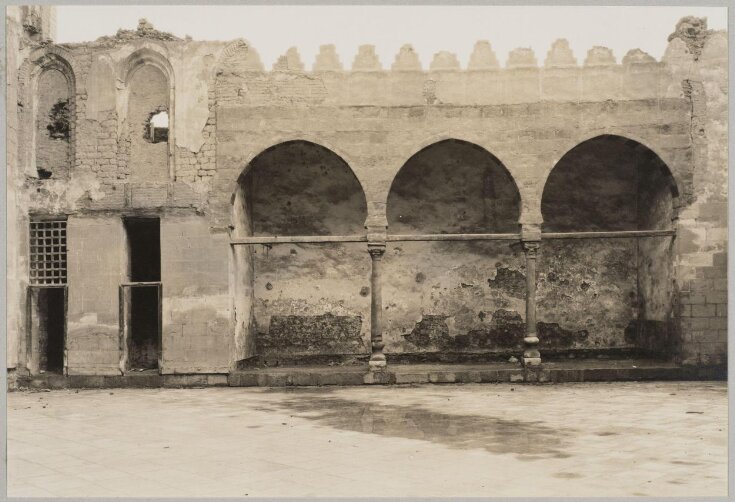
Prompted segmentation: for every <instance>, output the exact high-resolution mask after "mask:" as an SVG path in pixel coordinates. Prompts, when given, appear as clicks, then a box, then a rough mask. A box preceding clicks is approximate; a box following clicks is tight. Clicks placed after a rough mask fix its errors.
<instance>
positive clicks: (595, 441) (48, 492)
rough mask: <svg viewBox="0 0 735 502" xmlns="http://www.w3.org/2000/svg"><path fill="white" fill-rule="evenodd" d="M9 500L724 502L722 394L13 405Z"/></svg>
mask: <svg viewBox="0 0 735 502" xmlns="http://www.w3.org/2000/svg"><path fill="white" fill-rule="evenodd" d="M8 457H9V459H8V494H9V496H48V497H50V496H72V497H83V496H97V497H102V496H129V497H156V496H178V497H183V496H187V497H193V496H209V497H226V496H232V497H245V496H250V497H253V496H263V497H269V496H272V497H287V496H303V497H305V496H333V497H347V496H370V497H378V496H392V497H400V496H485V497H486V496H542V497H549V496H580V497H592V496H634V495H640V496H643V495H650V496H672V497H673V496H683V497H691V496H707V495H715V496H716V495H719V496H724V495H726V494H727V385H726V383H724V382H624V383H571V384H557V385H516V384H509V383H502V384H482V385H478V384H466V385H443V386H438V385H404V386H360V387H357V386H356V387H335V386H332V387H307V388H301V387H295V388H228V387H213V388H206V389H165V388H160V389H114V390H109V389H107V390H101V389H98V390H56V391H49V392H38V391H27V392H14V393H10V394H9V395H8Z"/></svg>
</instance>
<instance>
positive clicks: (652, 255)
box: [538, 135, 677, 352]
mask: <svg viewBox="0 0 735 502" xmlns="http://www.w3.org/2000/svg"><path fill="white" fill-rule="evenodd" d="M676 193H677V192H676V185H675V182H674V180H673V177H672V176H671V173H670V172H669V170H668V168H667V166H666V165H665V164H664V163H663V162H662V161H661V159H660V158H659V157H658V156H657V155H656V154H655V153H653V152H652V151H651V150H649V149H648V148H646V147H645V146H643V145H641V144H640V143H637V142H636V141H632V140H629V139H625V138H622V137H619V136H613V135H605V136H600V137H597V138H593V139H591V140H588V141H586V142H584V143H581V144H580V145H578V146H576V147H575V148H573V149H572V150H571V151H569V152H568V153H567V154H566V155H564V157H562V158H561V160H560V161H559V163H558V164H557V165H556V166H555V167H554V169H553V170H552V171H551V174H550V175H549V177H548V179H547V181H546V185H545V187H544V192H543V197H542V199H541V211H542V214H543V217H544V225H543V228H544V230H545V231H549V232H574V231H598V232H599V231H615V230H633V231H636V230H666V229H671V228H672V225H673V221H672V219H673V213H674V205H673V203H674V197H673V195H674V194H676ZM671 245H672V239H671V238H668V237H650V238H613V239H560V240H555V239H549V240H547V241H545V242H544V243H543V246H542V248H541V253H542V259H541V260H540V267H539V281H538V288H539V291H538V296H539V301H538V316H539V320H540V325H539V332H540V334H541V336H540V337H541V339H542V340H544V342H543V344H548V345H549V346H550V347H553V346H554V338H555V337H558V338H559V340H560V344H561V345H567V346H569V347H582V346H584V347H638V346H641V347H645V348H647V349H651V350H653V351H654V352H656V351H662V350H664V348H666V349H665V350H667V351H669V350H672V349H671V348H670V347H667V346H668V343H669V339H668V336H669V333H670V330H671V329H672V328H671V326H667V325H666V323H665V321H666V320H667V319H670V317H671V316H672V315H673V310H672V309H673V304H672V287H673V282H672V281H673V277H672V275H671V266H672V256H671V253H670V248H671ZM650 330H657V331H658V332H657V333H656V335H653V334H651V333H650ZM646 337H655V338H656V343H655V344H649V343H647V342H648V341H647V340H645V338H646ZM656 344H658V346H657V345H656Z"/></svg>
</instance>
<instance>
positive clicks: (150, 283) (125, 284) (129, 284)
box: [120, 281, 161, 287]
mask: <svg viewBox="0 0 735 502" xmlns="http://www.w3.org/2000/svg"><path fill="white" fill-rule="evenodd" d="M160 285H161V281H148V282H123V283H122V284H120V286H122V287H135V286H160Z"/></svg>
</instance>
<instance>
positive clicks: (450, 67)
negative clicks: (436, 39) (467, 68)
mask: <svg viewBox="0 0 735 502" xmlns="http://www.w3.org/2000/svg"><path fill="white" fill-rule="evenodd" d="M429 70H431V71H458V70H459V60H458V59H457V56H456V55H455V54H452V53H451V52H447V51H440V52H437V53H436V54H434V58H433V59H432V60H431V65H430V66H429Z"/></svg>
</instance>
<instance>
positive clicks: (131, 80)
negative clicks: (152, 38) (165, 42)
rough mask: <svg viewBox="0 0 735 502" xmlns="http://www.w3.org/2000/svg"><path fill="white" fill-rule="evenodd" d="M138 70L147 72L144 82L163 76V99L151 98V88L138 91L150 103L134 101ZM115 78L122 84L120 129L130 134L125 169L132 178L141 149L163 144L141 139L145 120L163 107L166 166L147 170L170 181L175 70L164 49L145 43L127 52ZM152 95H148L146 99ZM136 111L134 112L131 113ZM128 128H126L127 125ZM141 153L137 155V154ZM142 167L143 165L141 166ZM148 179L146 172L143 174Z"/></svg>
mask: <svg viewBox="0 0 735 502" xmlns="http://www.w3.org/2000/svg"><path fill="white" fill-rule="evenodd" d="M139 72H147V73H148V74H149V75H146V77H145V79H147V82H145V84H148V85H155V82H156V81H157V80H159V77H158V75H160V76H161V77H162V81H163V83H162V86H163V87H164V92H163V94H164V95H165V99H158V100H155V101H156V102H153V101H151V100H153V97H154V95H155V93H154V92H141V93H139V94H140V97H142V98H145V99H146V100H147V101H151V103H147V102H146V103H145V104H142V103H136V102H134V101H135V100H134V99H131V98H135V96H133V94H135V92H134V91H135V90H136V89H135V88H136V87H137V86H138V85H142V83H140V82H138V81H139V80H141V78H142V77H140V76H139ZM118 81H119V82H120V84H121V88H122V92H121V93H120V94H119V95H118V99H119V100H118V114H119V115H121V116H122V117H125V119H124V120H123V121H121V122H120V127H121V130H120V132H121V133H123V134H125V133H128V134H131V143H130V152H129V155H128V169H129V172H130V173H131V175H132V176H133V178H135V177H136V176H135V174H136V173H135V170H136V166H142V165H143V164H144V159H145V155H146V154H144V153H142V152H143V151H145V149H154V148H155V149H157V150H160V149H161V148H163V146H154V145H147V144H145V143H143V140H142V139H141V138H143V137H144V135H143V134H142V132H141V131H144V130H145V121H146V120H147V119H150V116H151V114H153V113H158V112H161V111H166V112H167V113H168V141H166V151H165V162H166V165H165V168H164V167H163V166H161V169H152V170H151V169H148V168H147V167H146V168H145V170H146V171H147V172H150V173H153V174H152V176H153V178H161V179H155V181H170V180H173V179H174V178H175V173H176V168H175V155H174V152H175V145H176V102H175V101H176V99H175V96H176V93H175V84H176V81H175V74H174V70H173V67H172V66H171V63H170V62H169V60H168V58H167V55H166V52H165V50H164V49H163V48H161V47H159V46H158V45H156V44H152V43H148V44H146V46H144V47H142V48H139V49H137V50H135V51H133V52H132V53H130V54H129V55H128V56H127V57H126V58H125V59H123V61H122V62H121V64H120V65H119V67H118ZM148 98H151V99H148ZM140 107H147V108H146V109H138V108H140ZM131 114H132V115H135V116H131ZM126 128H127V129H126ZM132 131H136V132H137V134H132ZM151 155H153V157H151V161H153V162H154V164H156V163H160V162H162V161H160V160H158V159H159V157H158V154H157V153H156V154H153V153H151ZM138 157H140V158H138ZM141 169H142V168H141ZM145 179H146V180H148V176H147V177H146V178H145Z"/></svg>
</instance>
